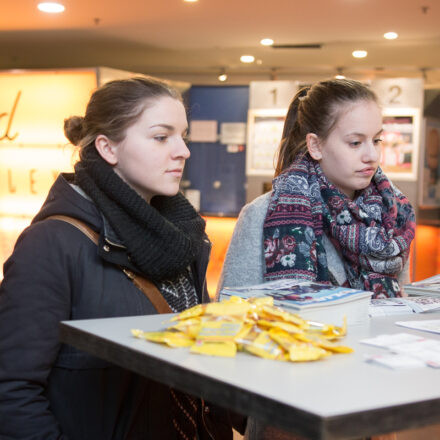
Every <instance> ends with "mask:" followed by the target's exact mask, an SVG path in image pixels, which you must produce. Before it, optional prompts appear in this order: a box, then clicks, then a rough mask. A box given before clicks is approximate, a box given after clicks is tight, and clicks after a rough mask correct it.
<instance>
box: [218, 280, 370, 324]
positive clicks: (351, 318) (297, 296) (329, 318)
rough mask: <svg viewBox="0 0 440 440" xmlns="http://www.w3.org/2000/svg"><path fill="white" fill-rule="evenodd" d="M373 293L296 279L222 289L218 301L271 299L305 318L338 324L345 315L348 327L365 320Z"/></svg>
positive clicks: (277, 304) (275, 303) (279, 305)
mask: <svg viewBox="0 0 440 440" xmlns="http://www.w3.org/2000/svg"><path fill="white" fill-rule="evenodd" d="M371 295H372V292H367V291H365V290H357V289H351V288H348V287H341V286H332V285H329V284H325V283H319V282H313V281H304V280H298V279H282V280H276V281H270V282H267V283H263V284H258V285H253V286H244V287H224V288H223V289H222V290H221V291H220V300H222V299H228V298H230V297H231V296H239V297H241V298H250V297H262V296H271V297H272V298H273V299H274V305H276V306H278V307H284V308H286V309H288V310H290V311H293V312H295V313H298V314H299V315H300V316H302V317H303V318H305V319H313V320H316V321H324V322H329V323H340V322H341V321H342V320H343V319H344V316H346V317H347V322H348V324H356V323H360V322H365V321H366V320H368V305H369V302H370V298H371Z"/></svg>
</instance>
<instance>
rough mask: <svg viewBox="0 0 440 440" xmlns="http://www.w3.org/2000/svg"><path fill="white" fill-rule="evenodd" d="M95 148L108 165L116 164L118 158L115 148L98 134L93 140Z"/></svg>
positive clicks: (106, 138)
mask: <svg viewBox="0 0 440 440" xmlns="http://www.w3.org/2000/svg"><path fill="white" fill-rule="evenodd" d="M95 147H96V149H97V150H98V153H99V155H100V156H101V157H102V158H103V159H104V160H105V161H106V162H108V163H109V164H110V165H116V164H117V163H118V157H117V154H116V148H117V147H116V146H115V145H114V144H113V143H112V142H111V141H110V139H109V138H108V137H107V136H105V135H103V134H100V135H98V136H97V137H96V139H95Z"/></svg>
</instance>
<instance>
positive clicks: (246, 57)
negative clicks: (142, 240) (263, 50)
mask: <svg viewBox="0 0 440 440" xmlns="http://www.w3.org/2000/svg"><path fill="white" fill-rule="evenodd" d="M240 61H241V62H242V63H253V62H254V61H255V57H254V56H253V55H242V56H241V57H240Z"/></svg>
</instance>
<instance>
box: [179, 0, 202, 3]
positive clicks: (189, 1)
mask: <svg viewBox="0 0 440 440" xmlns="http://www.w3.org/2000/svg"><path fill="white" fill-rule="evenodd" d="M183 1H184V2H185V3H195V2H198V1H199V0H183Z"/></svg>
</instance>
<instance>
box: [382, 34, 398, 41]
mask: <svg viewBox="0 0 440 440" xmlns="http://www.w3.org/2000/svg"><path fill="white" fill-rule="evenodd" d="M398 36H399V35H398V34H397V33H396V32H386V33H385V34H383V37H384V38H386V39H387V40H395V39H396V38H397V37H398Z"/></svg>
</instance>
